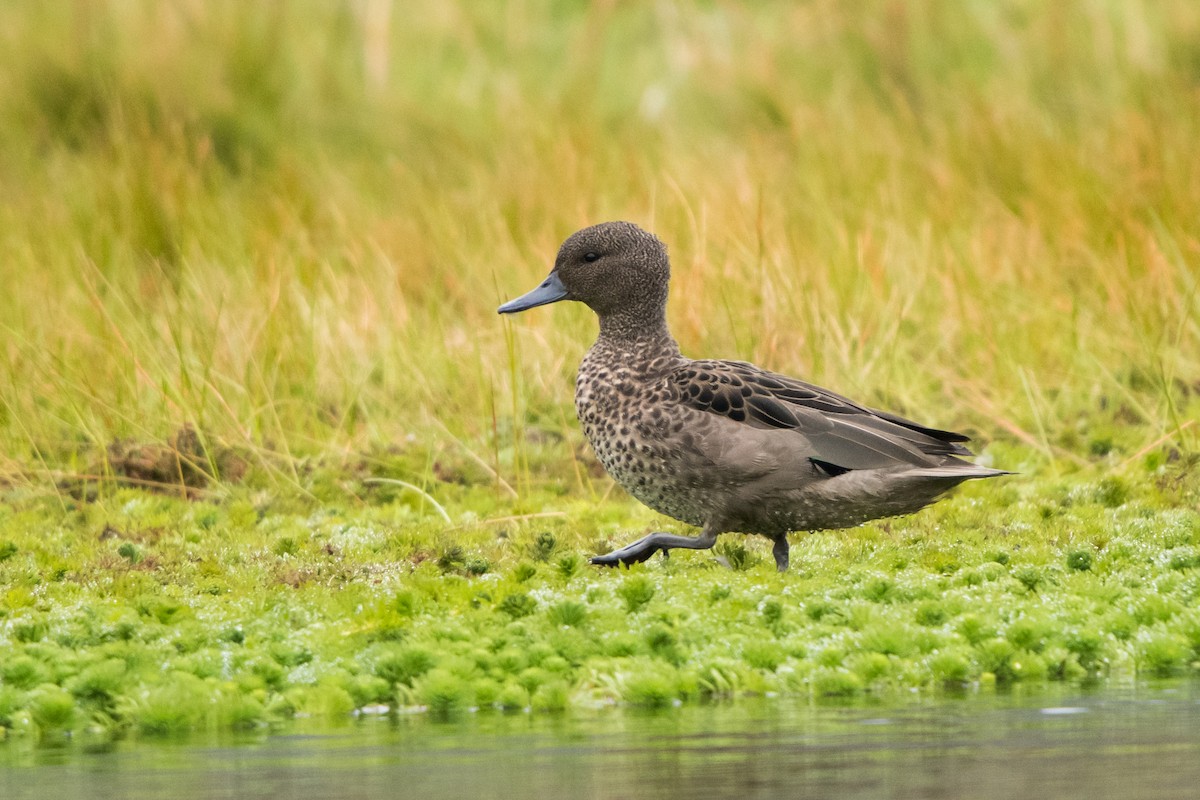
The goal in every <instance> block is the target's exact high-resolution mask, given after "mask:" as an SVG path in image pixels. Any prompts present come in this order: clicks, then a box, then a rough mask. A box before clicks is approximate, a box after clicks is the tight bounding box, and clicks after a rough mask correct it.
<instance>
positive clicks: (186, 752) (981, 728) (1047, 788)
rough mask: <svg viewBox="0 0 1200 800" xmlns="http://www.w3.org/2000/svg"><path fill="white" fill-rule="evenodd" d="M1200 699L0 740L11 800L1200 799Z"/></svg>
mask: <svg viewBox="0 0 1200 800" xmlns="http://www.w3.org/2000/svg"><path fill="white" fill-rule="evenodd" d="M1198 796H1200V685H1198V684H1196V683H1183V684H1173V685H1165V686H1155V687H1146V686H1143V687H1137V688H1130V689H1125V690H1120V691H1113V690H1105V691H1103V692H1094V693H1089V692H1083V691H1079V690H1075V691H1070V690H1065V689H1061V690H1058V691H1056V692H1053V693H1014V694H990V695H983V696H979V695H970V696H964V697H960V698H944V697H943V698H939V699H936V700H929V699H917V698H913V699H910V700H907V701H905V700H903V699H901V700H893V701H889V702H886V703H877V704H864V703H859V704H854V705H829V704H812V703H808V702H803V701H800V700H796V699H786V698H763V699H757V700H741V701H738V702H737V703H733V704H725V705H706V706H689V707H681V708H672V709H667V710H663V711H657V712H650V711H637V710H632V711H631V710H618V709H611V710H606V711H603V712H595V713H571V714H564V715H559V716H552V715H543V714H520V713H518V714H509V715H504V714H498V713H491V712H487V713H475V714H465V715H463V716H462V717H461V718H459V719H455V720H450V721H436V720H431V719H429V718H427V717H426V716H424V715H420V716H414V715H408V716H401V717H399V718H365V719H360V720H357V721H355V722H353V723H351V724H346V725H341V726H336V727H328V726H323V727H322V726H317V725H315V724H312V723H306V722H304V721H300V722H297V723H295V724H294V725H292V726H290V727H289V728H287V729H285V730H282V731H276V732H273V733H258V734H254V735H241V736H238V737H233V738H228V737H226V738H202V739H188V740H185V741H162V740H149V741H147V740H145V739H142V740H138V741H123V742H119V743H116V744H115V745H111V746H107V747H89V746H88V745H87V744H86V743H82V742H71V743H69V744H65V745H59V746H46V745H42V746H37V747H34V746H32V745H31V744H29V743H22V742H20V741H14V742H9V743H7V744H2V745H0V798H5V800H23V798H39V800H41V799H42V798H75V797H92V798H164V797H170V798H175V799H177V800H193V799H195V800H200V798H204V799H205V800H208V799H209V798H305V799H306V800H307V799H308V798H313V799H314V800H315V799H316V798H322V799H324V798H376V797H413V798H431V799H432V798H555V800H558V799H559V798H634V797H637V798H676V797H678V798H710V797H711V798H717V797H721V798H726V797H735V798H738V799H739V800H750V798H777V797H798V798H824V797H829V798H1013V797H1054V798H1076V797H1077V798H1088V799H1089V800H1096V799H1098V798H1114V799H1115V798H1139V800H1153V799H1154V798H1194V797H1198Z"/></svg>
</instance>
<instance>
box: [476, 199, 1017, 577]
mask: <svg viewBox="0 0 1200 800" xmlns="http://www.w3.org/2000/svg"><path fill="white" fill-rule="evenodd" d="M670 279H671V265H670V260H669V258H668V255H667V248H666V246H665V245H664V244H663V242H662V241H661V240H659V239H658V237H656V236H655V235H654V234H652V233H649V232H648V231H646V230H643V229H642V228H640V227H639V226H637V225H635V224H634V223H631V222H605V223H601V224H598V225H593V226H590V227H587V228H584V229H582V230H580V231H577V232H576V233H574V234H572V235H571V236H570V237H568V238H567V239H566V241H564V242H563V243H562V246H561V247H560V248H559V250H558V255H557V257H556V258H555V260H554V267H553V269H552V270H551V271H550V274H549V276H547V278H546V279H545V280H544V281H542V283H541V284H539V285H538V286H537V287H536V288H534V289H533V290H532V291H530V292H527V293H526V294H524V295H522V296H520V297H518V298H516V299H515V300H512V301H510V302H507V303H505V304H503V305H501V306H500V307H499V309H497V310H498V312H499V313H500V314H515V313H517V312H522V311H527V310H529V309H531V308H535V307H538V306H543V305H548V304H550V303H557V302H560V301H564V300H570V301H575V302H580V303H583V304H584V305H586V306H587V307H588V308H590V309H591V310H592V311H593V312H595V314H596V316H597V317H598V318H599V323H600V330H599V335H598V336H597V338H596V341H595V343H594V344H593V345H592V347H591V349H589V350H588V352H587V354H586V356H585V357H584V359H583V362H582V363H581V364H580V366H579V371H578V373H577V375H576V379H575V410H576V413H577V415H578V417H579V422H580V424H581V425H582V427H583V431H584V434H585V435H586V437H587V439H588V441H589V442H590V443H591V446H592V448H593V450H594V451H595V453H596V456H597V458H598V459H599V461H600V463H601V464H602V465H603V466H604V469H605V470H606V471H607V472H608V474H609V475H610V476H611V477H612V478H613V479H614V480H615V481H616V482H617V483H618V484H619V485H620V486H621V487H622V488H624V489H625V491H627V492H628V493H629V494H630V495H632V496H633V497H634V498H636V499H637V500H639V501H641V502H642V503H644V504H645V505H647V506H649V507H650V508H652V509H654V510H655V511H657V512H659V513H661V514H664V515H666V516H668V517H671V518H673V519H676V520H678V521H680V522H683V523H685V524H687V525H690V526H694V527H696V528H699V529H700V530H699V534H698V535H696V536H689V535H684V534H677V533H671V532H665V531H659V532H654V533H650V534H649V535H647V536H644V537H642V538H641V539H638V540H637V541H635V542H633V543H631V544H629V545H626V546H624V547H621V548H620V549H617V550H614V551H612V552H610V553H606V554H603V555H597V556H595V557H593V558H591V559H590V561H591V563H592V564H597V565H601V566H612V567H615V566H618V565H625V566H628V565H631V564H636V563H639V562H643V561H645V560H647V559H648V558H650V557H651V556H652V555H654V554H655V553H657V552H662V553H663V555H664V557H666V556H667V555H668V554H669V551H671V550H673V549H688V550H707V549H711V548H712V547H713V546H714V545H715V544H716V542H717V537H718V536H720V535H721V534H725V533H743V534H757V535H759V536H763V537H765V538H767V539H768V540H770V541H771V543H772V548H771V551H772V554H773V556H774V559H775V565H776V567H777V569H778V570H779V571H780V572H784V571H786V570H787V569H788V562H789V550H790V546H789V542H788V535H789V534H791V533H796V532H814V531H828V530H838V529H844V528H851V527H854V526H857V525H861V524H863V523H865V522H869V521H871V520H876V519H881V518H885V517H895V516H900V515H906V514H911V513H914V512H916V511H919V510H921V509H922V508H924V507H926V506H928V505H929V504H931V503H933V502H934V501H936V500H938V499H940V498H941V497H943V496H944V495H945V494H946V493H947V492H948V491H949V490H951V489H953V488H954V487H955V486H957V485H958V484H960V483H962V482H964V481H968V480H974V479H980V478H993V477H998V476H1001V475H1007V474H1010V473H1008V472H1006V471H1005V470H1000V469H992V468H990V467H985V466H982V465H979V464H975V463H973V462H971V461H968V460H966V459H968V458H970V457H971V456H972V455H973V454H972V452H971V451H970V450H968V449H967V448H966V447H965V446H964V443H965V442H967V441H969V437H967V436H965V435H963V434H961V433H954V432H952V431H945V430H940V429H938V428H934V427H929V426H926V425H922V424H920V423H917V422H913V421H912V420H909V419H906V418H904V417H902V416H899V415H897V414H892V413H889V412H886V411H879V410H876V409H873V408H868V407H867V406H865V405H862V404H860V403H856V402H854V401H853V400H850V399H848V398H846V397H843V396H842V395H840V394H835V393H834V392H831V391H829V390H828V389H823V388H821V387H819V386H816V385H814V384H811V383H808V382H805V381H802V380H798V379H796V378H791V377H787V376H785V375H781V374H778V373H775V372H770V371H768V370H766V369H763V368H761V367H758V366H755V365H754V364H750V363H747V362H745V361H724V360H714V359H690V358H687V357H686V356H684V355H683V354H682V353H681V352H680V349H679V345H678V343H677V342H676V341H675V338H674V337H673V336H672V335H671V332H670V330H669V329H668V327H667V316H666V310H667V297H668V287H669V284H670Z"/></svg>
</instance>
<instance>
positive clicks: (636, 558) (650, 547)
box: [591, 527, 720, 567]
mask: <svg viewBox="0 0 1200 800" xmlns="http://www.w3.org/2000/svg"><path fill="white" fill-rule="evenodd" d="M718 533H720V531H719V530H717V529H716V528H715V527H705V528H704V530H703V531H701V532H700V535H699V536H680V535H678V534H675V533H661V532H660V533H652V534H650V535H649V536H643V537H642V538H641V539H638V540H637V541H636V542H634V543H633V544H629V545H626V546H624V547H622V548H621V549H620V550H614V551H612V552H611V553H608V554H606V555H602V556H595V557H593V558H592V560H591V561H592V563H593V564H599V565H601V566H605V567H615V566H617V565H618V564H637V563H639V562H641V561H645V560H646V559H647V558H649V557H650V556H652V555H654V554H655V553H657V552H658V551H659V550H662V551H663V553H664V554H665V553H666V551H667V550H670V549H671V548H674V547H682V548H685V549H687V550H708V549H709V548H711V547H712V546H713V545H714V544H716V543H717V534H718Z"/></svg>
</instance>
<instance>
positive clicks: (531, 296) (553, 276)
mask: <svg viewBox="0 0 1200 800" xmlns="http://www.w3.org/2000/svg"><path fill="white" fill-rule="evenodd" d="M566 296H567V287H565V286H563V284H562V281H561V280H559V277H558V273H557V272H551V273H550V276H549V277H548V278H546V280H544V281H542V285H541V286H539V287H537V288H536V289H534V290H533V291H532V292H527V293H525V294H523V295H521V296H520V297H518V298H517V299H516V300H509V301H508V302H507V303H505V304H504V305H502V306H500V307H499V308H498V309H496V312H497V313H499V314H515V313H516V312H518V311H524V310H526V309H528V308H536V307H537V306H544V305H546V304H548V303H557V302H558V301H559V300H562V299H564V298H566Z"/></svg>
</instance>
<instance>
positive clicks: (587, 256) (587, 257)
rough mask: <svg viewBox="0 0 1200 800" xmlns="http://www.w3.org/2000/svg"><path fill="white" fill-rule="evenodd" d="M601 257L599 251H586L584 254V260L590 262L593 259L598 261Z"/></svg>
mask: <svg viewBox="0 0 1200 800" xmlns="http://www.w3.org/2000/svg"><path fill="white" fill-rule="evenodd" d="M599 258H600V254H599V253H584V255H583V260H584V261H586V262H588V263H589V264H590V263H592V262H593V261H596V260H597V259H599Z"/></svg>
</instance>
